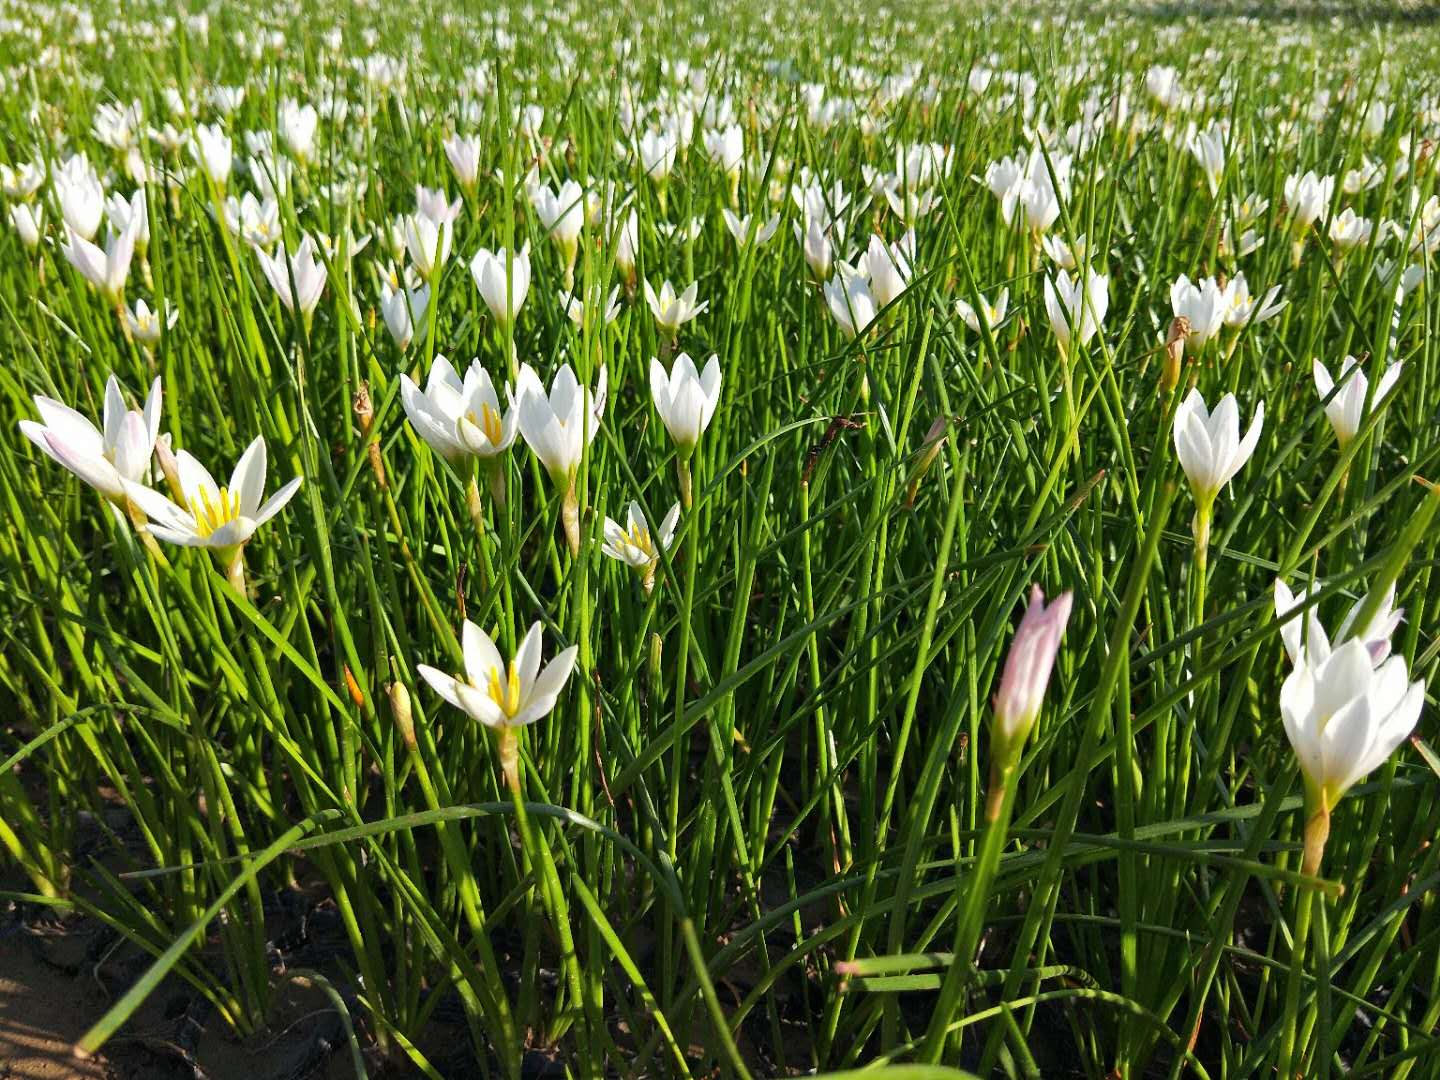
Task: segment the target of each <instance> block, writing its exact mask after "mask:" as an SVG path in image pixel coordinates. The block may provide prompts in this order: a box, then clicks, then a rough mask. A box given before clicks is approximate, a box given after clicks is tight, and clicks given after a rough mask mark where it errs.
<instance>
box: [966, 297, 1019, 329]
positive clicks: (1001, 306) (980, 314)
mask: <svg viewBox="0 0 1440 1080" xmlns="http://www.w3.org/2000/svg"><path fill="white" fill-rule="evenodd" d="M976 298H977V299H978V300H979V301H980V308H979V310H978V311H977V310H976V309H975V308H973V307H971V306H970V305H969V304H968V303H966V302H965V301H964V300H956V301H955V310H956V312H958V313H959V315H960V318H962V319H964V320H965V325H966V326H968V327H970V329H971V330H972V331H974V332H975V333H977V334H978V333H980V320H981V319H982V318H983V319H984V321H985V325H986V326H988V327H989V328H990V331H991V332H992V333H993V332H994V331H995V330H997V329H999V327H1000V324H1001V323H1003V322H1004V321H1005V312H1006V310H1007V309H1008V308H1009V306H1010V290H1009V289H1001V290H1000V295H999V296H997V297H996V298H995V303H993V304H992V303H990V301H988V300H986V299H985V296H984V294H983V293H977V294H976Z"/></svg>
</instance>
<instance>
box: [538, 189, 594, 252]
mask: <svg viewBox="0 0 1440 1080" xmlns="http://www.w3.org/2000/svg"><path fill="white" fill-rule="evenodd" d="M530 205H531V206H532V207H534V209H535V216H536V217H537V218H539V220H540V225H541V226H542V227H543V228H544V230H545V232H546V233H547V234H548V235H549V236H550V239H551V241H553V242H554V244H555V245H556V246H557V247H558V248H560V250H561V251H563V252H564V253H565V255H566V258H567V259H569V258H573V257H574V251H575V248H576V245H577V244H578V243H579V241H580V230H581V229H583V228H584V227H585V192H584V190H583V189H582V188H581V187H580V185H579V184H577V183H576V182H575V181H574V180H566V181H565V182H564V183H563V184H561V185H560V190H559V191H553V190H551V188H550V185H549V184H543V185H541V186H539V187H537V188H535V189H533V190H532V191H531V192H530Z"/></svg>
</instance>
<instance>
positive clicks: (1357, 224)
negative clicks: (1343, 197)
mask: <svg viewBox="0 0 1440 1080" xmlns="http://www.w3.org/2000/svg"><path fill="white" fill-rule="evenodd" d="M1374 232H1375V223H1374V222H1373V221H1371V220H1370V219H1369V218H1363V217H1360V216H1359V215H1357V214H1356V213H1355V211H1354V210H1352V209H1351V208H1350V207H1348V206H1347V207H1346V208H1345V209H1344V210H1342V211H1340V213H1338V214H1336V215H1335V216H1334V217H1333V218H1331V219H1330V242H1331V243H1333V244H1334V245H1335V246H1336V248H1338V249H1339V250H1340V251H1342V252H1344V251H1350V250H1351V249H1352V248H1356V247H1359V246H1360V245H1362V244H1366V243H1369V241H1370V237H1371V235H1372V234H1373V233H1374Z"/></svg>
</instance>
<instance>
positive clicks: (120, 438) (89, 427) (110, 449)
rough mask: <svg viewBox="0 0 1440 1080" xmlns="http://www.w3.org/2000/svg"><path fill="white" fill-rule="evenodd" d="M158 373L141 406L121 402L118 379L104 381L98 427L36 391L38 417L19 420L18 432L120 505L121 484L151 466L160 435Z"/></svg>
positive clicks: (123, 489)
mask: <svg viewBox="0 0 1440 1080" xmlns="http://www.w3.org/2000/svg"><path fill="white" fill-rule="evenodd" d="M160 406H161V395H160V378H159V376H156V378H155V381H154V382H153V383H151V384H150V393H149V394H148V395H146V398H145V409H144V411H143V412H136V411H135V410H133V409H129V410H127V409H126V407H125V397H124V395H123V394H122V393H121V392H120V380H118V379H117V378H115V376H114V375H111V376H110V378H109V379H108V380H106V383H105V414H104V419H103V422H102V428H101V430H100V431H97V430H95V425H94V424H92V423H91V422H90V421H89V420H87V419H85V417H83V416H81V415H80V414H79V413H78V412H76V411H75V410H74V409H72V408H70V406H68V405H64V404H62V403H61V402H58V401H56V400H55V399H54V398H48V397H45V396H44V395H43V394H36V395H35V408H36V410H37V411H38V412H39V413H40V422H39V423H37V422H35V421H34V420H21V421H20V431H21V433H22V434H23V435H24V436H25V437H26V438H27V439H29V440H30V441H31V442H32V443H34V444H35V445H36V446H38V447H39V448H40V449H41V450H42V451H44V452H45V454H47V455H48V456H49V457H50V458H52V459H53V460H54V461H56V462H58V463H59V464H61V465H63V466H64V467H65V468H67V469H69V470H70V471H71V472H72V473H74V474H75V475H76V476H78V477H79V478H80V479H81V480H84V481H85V483H87V484H89V485H90V486H91V487H93V488H94V489H95V490H96V491H98V492H99V493H100V494H101V495H104V496H105V497H106V498H107V499H110V500H111V501H113V502H115V503H117V504H123V503H124V501H125V497H126V483H127V482H139V481H140V480H141V479H142V478H143V477H144V476H145V475H146V473H147V471H148V470H149V468H150V456H151V454H152V453H153V452H154V450H155V440H156V439H157V438H158V437H159V435H160Z"/></svg>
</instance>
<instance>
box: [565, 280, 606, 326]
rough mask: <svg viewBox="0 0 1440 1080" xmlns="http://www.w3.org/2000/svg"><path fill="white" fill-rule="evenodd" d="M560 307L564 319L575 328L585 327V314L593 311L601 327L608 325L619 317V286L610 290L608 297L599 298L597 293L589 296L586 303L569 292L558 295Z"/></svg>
mask: <svg viewBox="0 0 1440 1080" xmlns="http://www.w3.org/2000/svg"><path fill="white" fill-rule="evenodd" d="M560 306H561V307H563V308H564V309H565V315H566V317H567V318H568V319H569V320H570V321H571V322H572V323H574V324H575V325H576V326H584V325H585V313H586V311H587V310H593V311H594V313H595V315H596V317H597V318H598V320H599V322H600V324H601V325H609V324H610V323H612V322H614V321H615V320H616V318H618V317H619V315H620V286H618V285H616V286H615V287H614V288H613V289H611V290H610V295H609V296H606V297H601V296H600V294H599V292H598V291H597V292H595V293H593V294H592V295H591V296H590V299H589V300H588V301H586V300H582V299H581V298H580V297H578V296H576V295H575V294H574V293H571V292H562V293H561V294H560Z"/></svg>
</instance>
